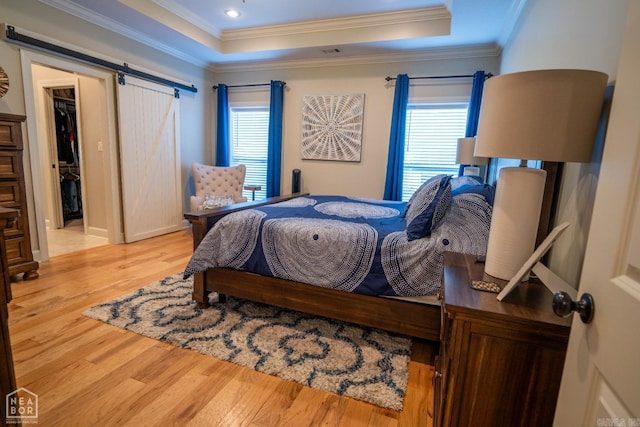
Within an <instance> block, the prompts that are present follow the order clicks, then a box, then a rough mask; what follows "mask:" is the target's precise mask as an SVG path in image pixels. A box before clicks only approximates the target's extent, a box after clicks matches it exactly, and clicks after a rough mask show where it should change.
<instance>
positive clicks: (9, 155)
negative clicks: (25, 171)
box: [0, 151, 22, 180]
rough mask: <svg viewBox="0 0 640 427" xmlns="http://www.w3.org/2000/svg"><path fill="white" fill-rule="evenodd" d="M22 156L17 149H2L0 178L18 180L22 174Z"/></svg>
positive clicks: (0, 153) (0, 152) (0, 154)
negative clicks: (20, 156)
mask: <svg viewBox="0 0 640 427" xmlns="http://www.w3.org/2000/svg"><path fill="white" fill-rule="evenodd" d="M20 166H21V165H20V158H19V156H18V152H17V151H0V179H15V180H18V178H19V177H20V176H22V168H21V167H20Z"/></svg>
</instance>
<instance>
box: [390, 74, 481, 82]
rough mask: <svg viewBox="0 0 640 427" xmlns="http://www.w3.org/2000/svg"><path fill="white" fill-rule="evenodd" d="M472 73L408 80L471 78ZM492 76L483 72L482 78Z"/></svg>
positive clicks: (392, 78)
mask: <svg viewBox="0 0 640 427" xmlns="http://www.w3.org/2000/svg"><path fill="white" fill-rule="evenodd" d="M473 76H474V75H473V74H462V75H451V76H427V77H409V80H424V79H462V78H471V77H473ZM490 77H493V74H491V73H485V75H484V78H485V79H488V78H490ZM384 79H385V80H386V81H388V82H390V81H391V80H395V79H396V77H389V76H387V77H385V78H384Z"/></svg>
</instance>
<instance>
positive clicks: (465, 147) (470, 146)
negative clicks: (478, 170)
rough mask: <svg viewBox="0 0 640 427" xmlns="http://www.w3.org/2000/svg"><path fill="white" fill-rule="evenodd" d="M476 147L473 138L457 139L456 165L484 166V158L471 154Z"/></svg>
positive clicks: (485, 159)
mask: <svg viewBox="0 0 640 427" xmlns="http://www.w3.org/2000/svg"><path fill="white" fill-rule="evenodd" d="M475 147H476V139H475V137H470V138H458V150H457V151H456V163H457V164H459V165H474V166H475V165H477V166H480V165H486V164H487V161H488V159H487V158H486V157H476V156H474V154H473V152H474V150H475Z"/></svg>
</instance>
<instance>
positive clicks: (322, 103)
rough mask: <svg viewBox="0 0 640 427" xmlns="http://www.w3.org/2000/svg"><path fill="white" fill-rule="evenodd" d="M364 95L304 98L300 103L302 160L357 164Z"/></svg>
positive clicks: (310, 96) (312, 96)
mask: <svg viewBox="0 0 640 427" xmlns="http://www.w3.org/2000/svg"><path fill="white" fill-rule="evenodd" d="M363 118H364V94H351V95H308V96H304V97H303V100H302V159H303V160H337V161H345V162H359V161H360V153H361V149H362V122H363Z"/></svg>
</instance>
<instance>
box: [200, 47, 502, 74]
mask: <svg viewBox="0 0 640 427" xmlns="http://www.w3.org/2000/svg"><path fill="white" fill-rule="evenodd" d="M501 52H502V49H501V48H500V47H499V46H498V45H496V44H493V43H492V44H484V45H471V46H460V47H455V48H434V49H428V50H427V49H421V50H413V51H408V52H403V53H393V54H389V53H387V54H379V55H353V56H348V57H339V58H337V57H334V58H314V59H294V60H270V61H256V62H243V63H234V64H215V65H212V66H210V67H209V69H210V70H211V71H213V72H215V73H237V72H252V71H274V70H275V71H277V70H291V69H302V68H322V67H339V66H353V65H373V64H394V63H407V62H422V61H436V60H446V59H467V58H478V57H499V56H500V54H501Z"/></svg>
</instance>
